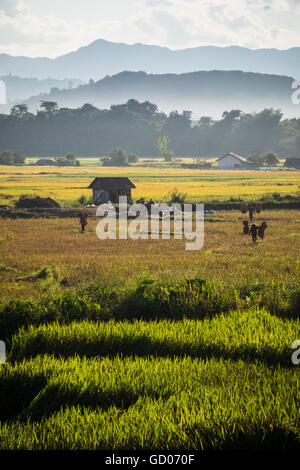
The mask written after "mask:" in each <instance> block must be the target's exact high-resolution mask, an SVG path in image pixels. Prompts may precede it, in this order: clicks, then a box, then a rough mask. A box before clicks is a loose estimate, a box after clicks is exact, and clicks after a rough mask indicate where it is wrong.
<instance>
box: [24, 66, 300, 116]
mask: <svg viewBox="0 0 300 470" xmlns="http://www.w3.org/2000/svg"><path fill="white" fill-rule="evenodd" d="M292 83H293V79H292V78H290V77H285V76H279V75H269V74H259V73H253V72H241V71H216V70H215V71H208V72H205V71H200V72H191V73H184V74H170V73H169V74H147V73H146V72H121V73H118V74H115V75H113V76H107V77H105V78H103V79H101V80H99V81H97V82H93V81H90V83H88V84H86V85H79V86H78V87H76V88H73V89H63V90H59V89H58V88H55V89H52V91H51V92H50V93H46V94H42V95H38V96H35V97H33V98H31V99H29V100H26V101H25V103H26V104H27V106H28V107H29V109H30V111H33V112H34V111H36V110H37V109H38V108H39V106H40V102H41V101H55V102H56V103H57V104H58V105H59V107H68V108H78V107H80V106H82V105H84V104H85V103H90V104H92V105H94V106H96V107H98V108H100V109H106V108H110V106H111V105H112V104H120V103H124V102H126V101H127V100H129V99H131V98H134V99H136V100H138V101H151V102H152V103H155V104H157V105H158V107H159V109H160V110H161V111H164V112H170V111H172V110H178V111H183V110H190V111H192V112H193V115H194V118H197V117H198V116H203V115H207V116H212V117H215V118H219V117H220V116H221V115H222V112H223V111H225V110H227V111H229V110H232V109H239V110H241V111H243V112H253V111H261V110H262V109H264V108H275V109H279V108H280V109H282V111H283V112H284V114H285V116H287V117H289V116H290V117H300V105H295V104H293V103H292V101H291V95H292V91H293V90H292Z"/></svg>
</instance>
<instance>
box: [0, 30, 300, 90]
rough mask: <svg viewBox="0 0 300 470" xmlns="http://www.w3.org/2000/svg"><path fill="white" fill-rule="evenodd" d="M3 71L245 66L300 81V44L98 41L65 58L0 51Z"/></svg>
mask: <svg viewBox="0 0 300 470" xmlns="http://www.w3.org/2000/svg"><path fill="white" fill-rule="evenodd" d="M0 70H1V73H2V74H8V73H12V74H13V75H19V76H21V77H38V78H48V77H52V78H60V79H63V78H70V77H77V78H80V79H81V80H84V81H87V80H89V79H90V78H93V79H94V80H99V79H101V78H103V77H105V75H107V74H109V75H112V74H116V73H119V72H121V71H122V70H133V71H139V70H145V71H146V72H148V73H155V74H156V73H159V74H163V73H169V72H171V73H185V72H193V71H197V70H243V71H245V72H248V71H252V72H258V73H269V74H277V75H288V76H292V77H294V78H295V79H300V48H299V47H294V48H291V49H287V50H278V49H255V50H254V49H248V48H245V47H238V46H229V47H216V46H200V47H194V48H189V49H181V50H171V49H169V48H167V47H160V46H153V45H146V44H123V43H115V42H109V41H105V40H103V39H98V40H96V41H94V42H92V43H91V44H88V45H87V46H84V47H81V48H79V49H78V50H76V51H72V52H69V53H67V54H64V55H62V56H59V57H56V58H54V59H50V58H47V57H36V58H30V57H13V56H10V55H8V54H0Z"/></svg>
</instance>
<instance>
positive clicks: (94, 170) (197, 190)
mask: <svg viewBox="0 0 300 470" xmlns="http://www.w3.org/2000/svg"><path fill="white" fill-rule="evenodd" d="M90 160H91V159H89V164H90V163H91V162H90ZM94 160H95V161H94V164H95V163H96V162H97V159H94ZM82 164H84V162H83V161H82ZM96 176H128V177H129V178H130V179H131V180H132V181H133V183H134V184H135V185H136V189H134V190H133V193H132V196H133V199H134V200H136V199H139V198H141V197H145V198H146V199H149V198H152V199H154V200H156V201H168V193H169V192H170V191H172V190H173V189H174V188H177V190H178V191H180V192H183V193H186V194H187V202H207V201H212V200H220V201H222V200H228V199H230V198H237V197H240V198H242V199H246V200H247V199H252V198H253V199H254V198H255V199H256V198H258V197H261V196H265V195H271V194H273V193H275V192H279V193H281V194H291V195H294V194H296V193H298V192H299V190H300V172H299V171H284V170H279V171H256V172H254V171H240V170H234V171H228V170H190V169H181V168H148V167H138V166H135V167H127V168H113V167H110V168H109V167H104V168H103V167H100V166H81V167H62V168H59V167H34V166H23V167H22V166H20V167H9V166H2V167H1V171H0V204H2V205H9V204H12V203H13V201H14V200H16V199H18V197H20V196H21V195H23V194H31V195H39V196H50V197H52V198H53V199H55V200H57V201H58V202H59V203H61V205H63V206H65V207H67V206H68V205H70V204H71V203H72V201H75V200H76V199H78V198H79V197H80V196H81V195H85V196H91V190H90V189H88V186H89V184H90V183H91V181H92V180H93V178H94V177H96Z"/></svg>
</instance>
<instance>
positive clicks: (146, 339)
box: [9, 310, 300, 365]
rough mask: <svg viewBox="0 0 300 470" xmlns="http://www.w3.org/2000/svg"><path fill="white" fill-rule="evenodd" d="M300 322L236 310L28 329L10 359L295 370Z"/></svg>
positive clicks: (16, 340)
mask: <svg viewBox="0 0 300 470" xmlns="http://www.w3.org/2000/svg"><path fill="white" fill-rule="evenodd" d="M296 332H300V321H299V319H297V320H285V319H281V318H277V317H276V316H272V315H271V314H270V313H268V312H266V311H264V310H252V311H251V310H250V311H243V312H240V311H235V312H231V313H228V314H221V315H218V316H216V317H215V318H213V319H204V320H187V319H184V320H182V321H180V322H172V321H168V320H160V321H154V322H153V321H151V322H145V321H134V322H133V323H131V322H128V321H122V322H115V321H109V322H104V323H102V322H95V323H90V322H88V321H82V322H75V323H71V324H69V325H59V324H58V323H54V324H52V325H41V326H39V327H34V326H29V328H28V330H27V331H25V332H23V331H21V332H20V333H19V334H17V335H16V336H14V338H13V342H12V348H11V351H10V355H9V360H10V361H12V362H14V361H20V360H23V359H25V358H27V359H28V358H30V357H33V356H35V355H38V354H53V355H56V356H63V357H66V356H72V355H74V354H77V355H80V356H86V357H92V356H105V355H109V356H114V355H117V354H122V355H139V356H149V355H154V356H171V357H174V356H186V355H187V356H191V357H223V358H232V359H239V358H241V359H243V360H248V361H251V360H256V359H257V360H260V361H266V362H268V363H270V364H277V363H283V364H286V365H291V361H290V355H291V344H292V342H293V341H294V339H295V333H296Z"/></svg>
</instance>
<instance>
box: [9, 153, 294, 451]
mask: <svg viewBox="0 0 300 470" xmlns="http://www.w3.org/2000/svg"><path fill="white" fill-rule="evenodd" d="M93 165H94V163H93V161H89V162H88V166H82V167H79V168H59V169H56V168H55V169H53V168H43V169H42V168H38V167H18V168H16V167H15V168H4V167H3V171H4V172H5V173H4V174H2V175H0V186H1V187H0V197H2V199H0V203H1V202H3V203H4V204H7V203H8V202H12V201H13V199H16V198H17V197H18V196H19V195H20V194H21V193H25V192H28V193H35V194H38V195H40V196H42V195H45V196H51V197H53V198H54V199H57V200H59V201H61V202H63V204H64V205H66V206H68V205H72V204H79V203H83V204H84V201H87V199H83V198H81V196H82V195H85V196H86V197H90V191H89V190H87V189H86V187H87V186H88V184H89V183H90V181H91V179H92V178H93V177H94V176H99V174H101V175H102V174H104V175H108V176H109V175H117V176H129V177H130V178H131V179H132V180H133V182H134V183H135V184H136V186H137V189H136V190H135V192H134V197H135V198H138V197H141V196H145V197H146V198H148V197H153V199H159V200H167V197H168V192H169V191H170V190H173V189H174V188H175V187H176V188H177V190H178V191H179V192H180V193H188V195H187V199H189V200H191V201H198V202H199V200H201V202H205V201H207V200H213V199H215V198H217V199H219V200H223V199H228V198H230V197H232V198H234V199H238V198H245V199H247V198H252V197H254V196H255V199H257V197H258V196H260V195H266V194H268V195H272V193H280V194H281V195H285V194H296V193H297V192H298V191H299V172H287V171H278V172H250V171H248V172H247V171H244V172H242V171H231V172H230V171H229V172H227V171H226V172H225V171H223V172H222V171H218V172H216V171H203V170H202V171H201V170H196V171H194V170H180V169H177V168H168V169H166V168H165V169H160V168H155V169H153V168H138V167H132V168H127V169H126V170H124V169H121V170H120V169H116V168H103V169H101V173H99V171H100V167H95V166H93ZM124 171H126V174H123V173H122V172H124ZM276 197H277V196H276ZM79 198H81V199H80V201H81V202H80V201H79ZM165 198H166V199H165ZM74 201H76V203H75V202H74ZM244 218H245V215H244V214H242V213H241V212H238V211H234V210H232V211H220V210H218V213H217V216H213V217H207V218H206V223H205V238H204V240H205V241H204V247H203V249H201V250H199V251H193V252H191V251H185V249H184V244H185V240H174V239H173V238H171V239H170V240H161V239H160V240H136V241H134V240H130V239H129V240H104V241H100V240H99V239H98V238H97V237H96V233H95V229H96V224H97V220H96V218H89V220H88V225H87V229H86V233H83V234H82V233H80V226H79V220H76V219H74V218H59V219H58V218H57V219H56V218H31V219H10V218H3V219H2V222H3V223H2V226H1V227H0V250H1V264H0V331H1V333H0V337H1V339H2V340H5V342H6V346H7V353H8V357H7V362H6V364H4V365H1V367H0V449H2V450H4V449H5V450H6V449H37V450H45V449H111V450H118V449H126V450H135V449H151V450H179V449H180V450H198V449H273V450H274V449H299V447H300V431H299V430H300V418H299V416H300V415H299V400H300V387H299V383H300V382H299V367H297V366H295V365H293V364H292V361H291V354H292V349H291V346H292V343H293V342H294V341H295V340H296V339H299V336H300V320H299V307H300V284H299V278H300V276H299V274H300V272H299V267H300V261H299V246H298V245H299V244H298V243H297V241H298V235H297V234H298V233H299V229H300V212H299V210H296V209H293V210H291V209H288V210H280V209H274V210H264V209H263V212H262V213H261V214H259V215H257V216H256V219H255V221H256V222H257V223H261V222H262V221H263V220H266V221H267V224H268V228H267V230H266V234H265V238H264V240H263V241H262V240H259V241H258V242H257V243H252V242H251V240H250V237H249V236H244V235H242V221H243V220H244Z"/></svg>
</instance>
